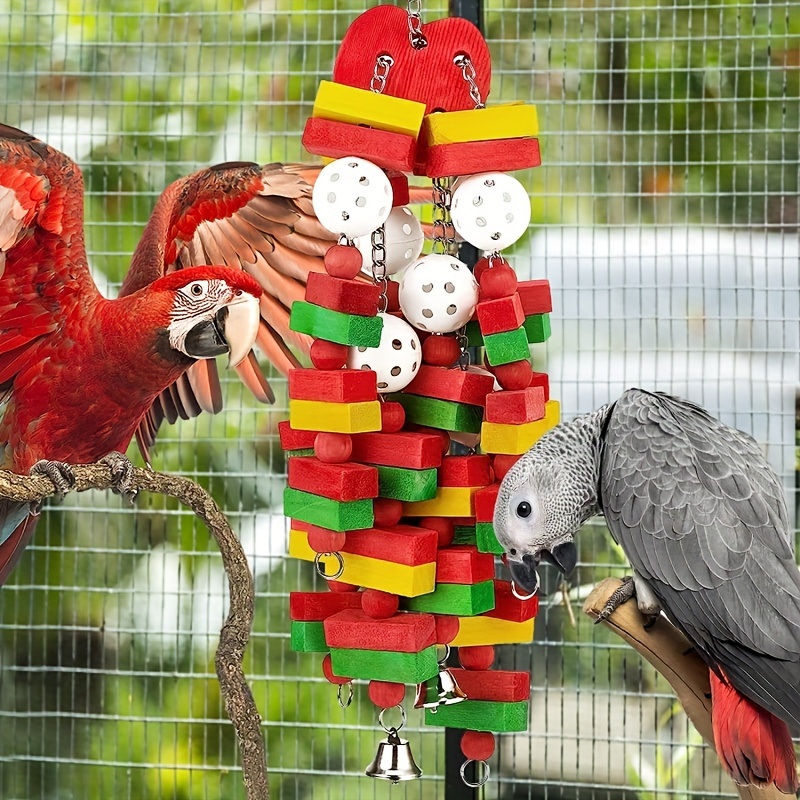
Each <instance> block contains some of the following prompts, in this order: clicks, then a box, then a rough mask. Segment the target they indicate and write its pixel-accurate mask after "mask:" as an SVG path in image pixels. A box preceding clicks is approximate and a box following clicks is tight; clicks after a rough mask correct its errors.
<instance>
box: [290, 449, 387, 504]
mask: <svg viewBox="0 0 800 800" xmlns="http://www.w3.org/2000/svg"><path fill="white" fill-rule="evenodd" d="M288 484H289V487H290V488H292V489H299V490H300V491H301V492H309V493H310V494H315V495H320V496H321V497H328V498H330V499H331V500H337V501H338V502H340V503H348V502H350V501H351V500H366V499H368V498H372V497H377V496H378V470H377V469H375V467H368V466H367V465H366V464H354V463H352V462H346V463H344V464H326V463H325V462H324V461H320V460H319V459H318V458H314V456H303V457H301V458H298V457H294V458H290V459H289V476H288Z"/></svg>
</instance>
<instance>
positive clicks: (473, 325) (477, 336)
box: [465, 319, 483, 347]
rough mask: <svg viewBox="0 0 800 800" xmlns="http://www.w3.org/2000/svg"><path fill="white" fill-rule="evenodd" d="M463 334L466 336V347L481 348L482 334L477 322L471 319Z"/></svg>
mask: <svg viewBox="0 0 800 800" xmlns="http://www.w3.org/2000/svg"><path fill="white" fill-rule="evenodd" d="M465 334H466V336H467V347H483V333H481V326H480V324H479V323H478V320H476V319H471V320H470V321H469V322H468V323H467V329H466V331H465Z"/></svg>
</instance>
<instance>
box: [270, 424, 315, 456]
mask: <svg viewBox="0 0 800 800" xmlns="http://www.w3.org/2000/svg"><path fill="white" fill-rule="evenodd" d="M278 436H280V439H281V450H310V449H311V448H312V447H314V440H315V439H316V438H317V433H316V431H296V430H295V429H294V428H293V427H292V426H291V425H289V420H288V419H285V420H283V422H279V423H278Z"/></svg>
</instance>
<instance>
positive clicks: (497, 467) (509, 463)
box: [486, 453, 520, 522]
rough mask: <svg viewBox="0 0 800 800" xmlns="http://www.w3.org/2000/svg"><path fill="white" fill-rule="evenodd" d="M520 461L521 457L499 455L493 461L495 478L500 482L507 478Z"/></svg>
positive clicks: (488, 520)
mask: <svg viewBox="0 0 800 800" xmlns="http://www.w3.org/2000/svg"><path fill="white" fill-rule="evenodd" d="M519 459H520V456H512V455H506V454H503V453H498V454H497V455H496V456H495V457H494V458H493V459H492V469H493V470H494V476H495V478H497V480H498V481H501V480H503V478H505V476H506V475H507V474H508V471H509V470H510V469H511V467H513V466H514V464H516V463H517V461H519ZM486 522H491V520H490V519H487V520H486Z"/></svg>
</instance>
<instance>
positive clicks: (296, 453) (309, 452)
mask: <svg viewBox="0 0 800 800" xmlns="http://www.w3.org/2000/svg"><path fill="white" fill-rule="evenodd" d="M284 453H285V454H286V456H287V458H290V457H295V458H303V457H304V456H313V455H314V448H313V447H307V448H305V449H303V450H284Z"/></svg>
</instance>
